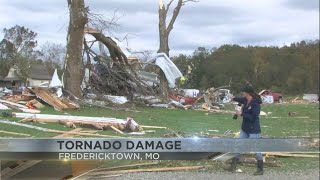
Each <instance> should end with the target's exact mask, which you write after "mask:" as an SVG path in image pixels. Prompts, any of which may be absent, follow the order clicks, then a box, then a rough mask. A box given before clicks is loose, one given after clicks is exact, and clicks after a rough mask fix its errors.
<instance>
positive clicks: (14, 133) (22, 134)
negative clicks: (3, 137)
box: [0, 130, 31, 137]
mask: <svg viewBox="0 0 320 180" xmlns="http://www.w3.org/2000/svg"><path fill="white" fill-rule="evenodd" d="M0 133H5V134H13V135H19V136H28V137H29V136H31V135H30V134H24V133H16V132H9V131H2V130H0Z"/></svg>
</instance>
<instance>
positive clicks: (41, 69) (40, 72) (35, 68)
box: [27, 64, 52, 87]
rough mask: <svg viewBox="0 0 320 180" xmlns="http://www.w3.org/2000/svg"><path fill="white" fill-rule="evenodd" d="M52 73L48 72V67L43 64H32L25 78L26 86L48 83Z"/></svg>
mask: <svg viewBox="0 0 320 180" xmlns="http://www.w3.org/2000/svg"><path fill="white" fill-rule="evenodd" d="M51 78H52V75H50V74H49V72H48V69H47V68H46V66H44V65H39V64H36V65H32V67H31V68H30V70H29V73H28V78H27V86H31V87H37V86H42V85H45V86H47V85H48V84H49V83H50V80H51Z"/></svg>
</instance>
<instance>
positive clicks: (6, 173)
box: [1, 160, 41, 179]
mask: <svg viewBox="0 0 320 180" xmlns="http://www.w3.org/2000/svg"><path fill="white" fill-rule="evenodd" d="M39 162H41V160H36V161H26V162H24V163H22V164H20V165H19V166H17V167H15V168H13V169H11V170H9V171H8V170H6V169H5V170H2V171H1V178H3V179H9V178H10V177H12V176H14V175H16V174H18V173H20V172H21V171H24V170H25V169H27V168H29V167H31V166H34V165H36V164H38V163H39Z"/></svg>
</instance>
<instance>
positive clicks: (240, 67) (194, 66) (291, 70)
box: [173, 40, 319, 95]
mask: <svg viewBox="0 0 320 180" xmlns="http://www.w3.org/2000/svg"><path fill="white" fill-rule="evenodd" d="M173 60H174V62H175V63H176V65H177V66H178V67H179V68H180V70H181V71H182V73H183V74H184V75H186V77H187V78H188V81H187V82H186V84H185V85H184V86H185V88H198V89H206V88H209V87H218V86H223V85H228V84H230V85H231V87H230V89H231V90H233V91H236V92H238V91H239V89H240V87H241V85H242V84H244V83H246V82H250V83H251V84H253V85H254V87H255V88H256V89H257V90H258V91H260V90H262V89H271V90H273V91H278V92H281V93H287V94H292V95H293V94H300V93H319V40H315V41H301V42H297V43H292V44H291V45H289V46H283V47H260V46H247V47H243V46H239V45H223V46H221V47H219V48H213V49H206V48H203V47H199V48H198V49H197V50H195V51H194V53H193V54H192V55H190V56H186V55H182V54H181V55H179V56H177V57H174V58H173Z"/></svg>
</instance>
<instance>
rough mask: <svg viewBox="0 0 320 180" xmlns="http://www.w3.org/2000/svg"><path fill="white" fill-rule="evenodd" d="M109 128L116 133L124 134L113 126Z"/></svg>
mask: <svg viewBox="0 0 320 180" xmlns="http://www.w3.org/2000/svg"><path fill="white" fill-rule="evenodd" d="M110 128H111V129H113V130H114V131H116V132H117V133H120V134H124V132H122V131H120V130H119V129H117V128H116V127H114V126H110Z"/></svg>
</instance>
